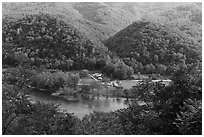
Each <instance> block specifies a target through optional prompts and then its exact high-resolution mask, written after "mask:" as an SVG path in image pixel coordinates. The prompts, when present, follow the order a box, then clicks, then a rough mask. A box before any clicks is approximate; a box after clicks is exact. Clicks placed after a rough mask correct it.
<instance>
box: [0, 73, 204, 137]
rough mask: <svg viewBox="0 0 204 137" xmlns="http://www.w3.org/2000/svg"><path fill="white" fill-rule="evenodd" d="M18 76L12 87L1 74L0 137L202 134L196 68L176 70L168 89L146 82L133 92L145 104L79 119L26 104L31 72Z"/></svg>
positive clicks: (45, 106)
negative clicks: (0, 134) (0, 115)
mask: <svg viewBox="0 0 204 137" xmlns="http://www.w3.org/2000/svg"><path fill="white" fill-rule="evenodd" d="M17 72H18V74H19V75H18V77H19V79H18V80H17V81H18V82H14V83H10V80H8V79H7V75H6V74H4V73H3V84H2V133H3V135H25V134H27V135H64V134H65V135H72V134H75V135H76V134H78V135H93V134H97V135H112V134H116V135H121V134H122V135H131V134H133V135H145V134H146V135H194V134H197V135H201V134H202V77H201V74H202V72H201V71H199V70H198V69H195V70H193V72H192V73H190V72H188V71H187V70H185V69H180V70H178V71H177V72H176V73H175V74H174V76H172V80H173V82H174V83H173V84H172V85H170V86H167V87H165V86H164V85H162V84H160V83H158V84H156V85H152V84H151V83H148V82H147V83H143V84H142V85H140V86H139V87H138V88H137V89H135V90H136V91H135V92H137V93H138V100H137V101H142V102H144V104H145V105H137V103H135V104H134V105H131V106H129V107H128V108H127V109H121V110H118V111H114V112H108V113H105V112H94V113H91V114H89V115H86V116H84V117H83V119H82V120H81V119H79V118H77V117H75V116H74V115H73V114H70V113H62V112H60V111H58V107H57V106H56V105H54V104H50V103H48V104H44V103H40V102H36V103H33V102H30V100H29V98H28V96H27V95H26V92H27V90H28V89H27V87H26V84H27V83H26V78H29V75H28V74H30V73H31V72H28V71H27V70H26V71H25V70H24V69H21V70H19V71H17ZM17 72H16V71H15V73H17ZM13 73H14V72H13ZM20 81H21V82H20Z"/></svg>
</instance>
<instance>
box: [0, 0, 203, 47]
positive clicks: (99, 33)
mask: <svg viewBox="0 0 204 137" xmlns="http://www.w3.org/2000/svg"><path fill="white" fill-rule="evenodd" d="M197 5H199V3H185V2H183V3H178V2H176V3H173V2H169V3H166V2H163V3H162V2H157V3H151V2H143V3H138V2H105V3H103V2H66V3H64V2H58V3H53V2H52V3H51V2H40V3H38V2H21V3H17V2H10V3H2V13H3V18H5V17H9V18H15V19H18V18H22V17H24V16H25V15H29V14H38V13H45V14H50V15H53V16H55V17H57V18H61V19H63V20H64V21H65V22H66V23H70V24H72V25H73V26H74V27H75V28H76V29H77V30H79V31H80V32H81V33H82V34H83V35H87V36H88V37H90V38H91V40H92V41H93V42H94V43H97V44H98V43H100V42H101V41H103V40H105V39H107V38H109V37H111V36H113V35H114V34H115V33H116V32H118V31H120V30H121V29H123V28H125V27H127V26H128V25H130V24H131V23H132V22H133V21H136V20H139V19H144V18H145V19H148V20H158V19H160V21H161V20H162V21H163V20H167V19H163V18H164V15H163V14H165V16H166V13H169V12H170V13H172V14H173V15H175V16H177V15H181V17H182V18H183V17H186V16H184V14H182V13H181V11H179V10H177V7H179V6H181V7H182V6H184V7H185V6H190V7H192V8H191V9H196V10H200V11H201V7H200V6H197ZM198 8H199V9H198ZM187 12H188V11H187ZM189 13H190V14H191V12H189ZM190 14H189V15H190ZM195 14H196V15H199V14H200V13H198V14H197V13H195ZM178 17H179V18H177V19H173V20H179V21H177V23H179V22H180V21H182V18H181V19H180V16H178ZM199 17H200V16H199ZM165 18H166V17H165ZM173 20H172V21H173ZM168 22H169V20H168ZM190 22H191V21H190ZM179 24H182V23H179ZM191 25H193V24H191ZM174 26H175V25H174ZM190 28H192V27H190ZM195 32H196V31H195Z"/></svg>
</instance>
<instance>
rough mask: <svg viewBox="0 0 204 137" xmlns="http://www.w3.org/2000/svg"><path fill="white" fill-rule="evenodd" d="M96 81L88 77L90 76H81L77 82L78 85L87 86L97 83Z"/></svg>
mask: <svg viewBox="0 0 204 137" xmlns="http://www.w3.org/2000/svg"><path fill="white" fill-rule="evenodd" d="M97 83H98V81H97V80H95V79H93V78H90V77H85V78H81V79H80V80H79V82H78V84H77V85H78V86H89V85H91V84H97Z"/></svg>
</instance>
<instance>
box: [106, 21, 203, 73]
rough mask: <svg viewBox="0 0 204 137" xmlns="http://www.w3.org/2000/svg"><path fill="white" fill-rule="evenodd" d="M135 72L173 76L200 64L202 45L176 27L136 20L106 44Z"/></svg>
mask: <svg viewBox="0 0 204 137" xmlns="http://www.w3.org/2000/svg"><path fill="white" fill-rule="evenodd" d="M104 45H105V46H107V47H108V48H109V49H110V50H111V51H112V52H115V53H116V54H117V55H119V56H120V57H121V58H123V60H124V61H125V63H126V64H128V65H130V66H132V67H133V68H134V70H135V72H138V71H141V72H143V73H156V72H159V73H169V74H170V73H172V72H174V71H175V70H176V69H178V67H181V66H183V67H186V65H190V64H191V65H192V64H194V63H196V62H197V61H201V43H198V42H197V41H196V40H195V39H192V38H191V37H189V36H188V35H186V34H185V33H183V32H181V31H180V30H178V29H177V28H172V27H169V26H165V25H163V24H160V23H155V22H154V23H153V22H147V21H137V22H134V23H132V24H131V25H129V26H128V27H127V28H125V29H123V30H121V31H120V32H118V33H117V34H115V35H114V36H113V37H112V38H109V39H108V40H106V41H105V42H104Z"/></svg>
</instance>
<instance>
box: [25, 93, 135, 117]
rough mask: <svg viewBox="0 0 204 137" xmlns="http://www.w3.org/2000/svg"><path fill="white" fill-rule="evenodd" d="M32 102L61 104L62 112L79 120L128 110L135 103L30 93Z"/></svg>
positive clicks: (123, 99)
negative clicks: (97, 114) (93, 113)
mask: <svg viewBox="0 0 204 137" xmlns="http://www.w3.org/2000/svg"><path fill="white" fill-rule="evenodd" d="M29 96H30V98H31V101H33V102H36V101H41V102H45V103H47V102H52V103H55V104H59V109H60V110H61V111H67V112H69V113H74V115H76V116H77V117H79V118H82V117H83V116H85V115H87V114H89V113H91V112H94V111H100V112H110V111H114V110H119V109H123V108H127V107H128V106H129V105H130V104H132V103H133V101H131V100H127V99H125V98H118V99H116V98H110V97H109V98H106V97H102V96H100V97H92V96H81V97H80V99H76V100H72V101H71V100H66V99H64V98H60V97H54V96H50V95H49V94H46V93H42V92H39V91H31V92H29Z"/></svg>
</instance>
